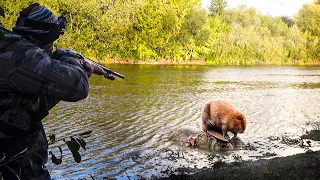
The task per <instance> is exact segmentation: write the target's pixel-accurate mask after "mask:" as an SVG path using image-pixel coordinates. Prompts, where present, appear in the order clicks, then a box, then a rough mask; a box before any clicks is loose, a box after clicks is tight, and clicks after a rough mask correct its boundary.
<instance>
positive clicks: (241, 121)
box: [228, 112, 247, 133]
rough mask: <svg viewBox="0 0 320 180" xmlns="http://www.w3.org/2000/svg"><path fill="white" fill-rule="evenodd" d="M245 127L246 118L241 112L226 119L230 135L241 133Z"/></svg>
mask: <svg viewBox="0 0 320 180" xmlns="http://www.w3.org/2000/svg"><path fill="white" fill-rule="evenodd" d="M246 126H247V118H246V117H245V115H244V114H243V113H241V112H236V113H235V114H233V115H232V116H231V119H228V130H229V131H231V132H232V133H243V132H244V130H245V129H246Z"/></svg>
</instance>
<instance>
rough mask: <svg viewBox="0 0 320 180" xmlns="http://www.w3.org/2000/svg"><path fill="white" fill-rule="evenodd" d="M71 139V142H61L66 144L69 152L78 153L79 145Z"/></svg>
mask: <svg viewBox="0 0 320 180" xmlns="http://www.w3.org/2000/svg"><path fill="white" fill-rule="evenodd" d="M71 138H72V137H71ZM71 138H70V139H71ZM72 139H73V140H72ZM72 139H71V141H66V140H63V141H64V142H65V143H66V144H67V146H68V148H69V150H70V151H78V150H79V149H80V145H79V144H78V142H77V141H76V140H74V138H72Z"/></svg>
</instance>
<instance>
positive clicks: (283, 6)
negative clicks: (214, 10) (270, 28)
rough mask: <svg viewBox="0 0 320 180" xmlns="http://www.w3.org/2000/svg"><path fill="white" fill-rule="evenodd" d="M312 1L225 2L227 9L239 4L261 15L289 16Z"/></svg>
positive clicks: (205, 3)
mask: <svg viewBox="0 0 320 180" xmlns="http://www.w3.org/2000/svg"><path fill="white" fill-rule="evenodd" d="M313 1H314V0H227V2H228V7H230V8H234V7H237V6H238V5H240V4H245V5H247V6H249V7H254V8H256V9H257V10H258V11H260V12H261V13H262V14H268V13H269V14H270V15H272V16H289V17H291V16H292V15H294V14H296V13H298V12H299V9H300V8H301V7H302V5H303V4H305V3H309V2H313ZM210 2H211V0H202V6H203V7H204V8H207V7H208V6H210Z"/></svg>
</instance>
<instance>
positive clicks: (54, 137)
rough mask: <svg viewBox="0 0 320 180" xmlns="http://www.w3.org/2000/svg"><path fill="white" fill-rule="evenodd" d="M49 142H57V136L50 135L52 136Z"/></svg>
mask: <svg viewBox="0 0 320 180" xmlns="http://www.w3.org/2000/svg"><path fill="white" fill-rule="evenodd" d="M49 141H51V142H55V141H56V135H54V134H50V135H49Z"/></svg>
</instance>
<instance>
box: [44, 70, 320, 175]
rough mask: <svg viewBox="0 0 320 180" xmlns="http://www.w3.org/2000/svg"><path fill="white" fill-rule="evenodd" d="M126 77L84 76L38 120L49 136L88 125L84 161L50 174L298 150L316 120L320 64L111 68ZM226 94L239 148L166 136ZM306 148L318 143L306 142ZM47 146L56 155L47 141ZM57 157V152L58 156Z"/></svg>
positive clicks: (158, 168) (190, 124)
mask: <svg viewBox="0 0 320 180" xmlns="http://www.w3.org/2000/svg"><path fill="white" fill-rule="evenodd" d="M110 68H112V69H114V70H116V71H119V72H121V73H122V74H124V75H125V76H126V79H125V80H122V79H116V80H115V81H109V80H106V79H103V77H98V76H93V77H92V78H91V79H90V84H91V89H90V94H89V97H88V98H87V99H85V100H83V101H81V102H77V103H68V102H62V103H60V104H59V105H58V106H57V107H55V108H54V109H53V111H52V112H51V114H50V116H49V117H48V118H47V119H46V120H45V127H46V131H47V132H48V133H55V134H57V136H58V137H63V136H70V135H73V134H77V133H79V132H83V131H85V130H89V129H93V130H94V132H93V135H92V136H91V137H90V138H88V139H87V150H86V151H85V152H81V155H82V158H83V161H82V162H81V163H79V164H77V163H75V162H73V160H72V159H73V158H72V157H71V153H68V151H67V148H66V147H65V146H63V143H60V144H56V145H62V146H63V150H64V162H63V163H62V164H61V165H58V166H54V165H52V163H50V164H49V169H51V174H52V177H53V178H57V179H63V178H74V179H78V178H89V177H90V175H92V176H93V177H96V178H99V177H100V178H101V177H116V178H128V177H130V178H131V179H137V178H139V177H151V176H152V175H154V176H157V177H159V176H164V175H166V174H170V172H172V171H173V170H174V169H175V168H179V167H195V166H196V167H198V168H202V167H207V166H212V165H213V164H214V163H215V162H217V161H221V160H223V161H226V162H228V161H238V160H248V159H253V160H255V159H259V158H272V157H274V156H287V155H291V154H294V153H299V152H304V150H305V149H303V148H301V140H300V141H299V139H300V136H301V135H303V134H305V132H306V130H310V126H308V124H312V123H315V122H317V121H319V118H320V112H319V109H320V104H319V102H320V96H319V93H320V89H319V87H320V86H319V83H320V67H214V66H180V65H172V66H169V65H167V66H161V65H112V66H110ZM213 99H225V100H228V101H230V102H232V104H233V105H234V106H235V107H237V109H239V110H241V111H242V112H244V113H245V114H246V116H247V121H248V124H247V129H246V131H245V133H243V134H239V137H240V139H241V140H242V141H243V143H244V144H245V146H244V147H243V148H240V149H235V150H232V151H229V152H208V151H204V150H200V149H190V148H186V147H183V146H181V145H180V144H179V143H177V142H175V141H172V135H173V134H175V133H177V132H179V131H181V130H183V129H191V130H192V131H195V132H197V131H200V115H201V108H202V106H203V105H204V104H205V103H206V102H207V101H210V100H213ZM311 145H312V148H313V149H319V147H320V144H319V143H318V142H316V141H312V142H311ZM50 149H51V150H52V151H54V152H58V149H57V148H55V147H54V146H51V147H50ZM57 154H59V153H57Z"/></svg>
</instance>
